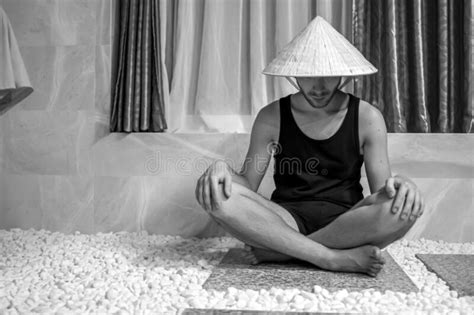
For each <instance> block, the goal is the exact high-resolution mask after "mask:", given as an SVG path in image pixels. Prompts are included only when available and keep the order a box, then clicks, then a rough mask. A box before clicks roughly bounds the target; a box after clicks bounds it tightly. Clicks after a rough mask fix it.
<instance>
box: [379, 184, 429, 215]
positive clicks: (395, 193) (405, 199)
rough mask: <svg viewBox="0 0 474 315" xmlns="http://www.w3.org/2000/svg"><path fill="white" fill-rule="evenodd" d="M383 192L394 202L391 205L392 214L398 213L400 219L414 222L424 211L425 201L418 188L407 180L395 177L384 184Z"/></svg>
mask: <svg viewBox="0 0 474 315" xmlns="http://www.w3.org/2000/svg"><path fill="white" fill-rule="evenodd" d="M385 192H386V193H387V195H388V196H389V197H390V198H394V197H395V200H394V202H393V203H392V213H393V214H396V213H397V212H398V211H400V210H401V212H400V219H401V220H405V219H409V220H410V221H414V220H416V219H417V218H419V217H420V216H421V215H422V214H423V211H424V208H425V201H424V199H423V197H422V195H421V192H420V190H419V189H418V187H417V186H416V185H415V183H413V182H412V181H411V180H409V179H408V178H405V177H403V176H400V175H397V176H394V177H390V178H389V179H387V181H386V182H385Z"/></svg>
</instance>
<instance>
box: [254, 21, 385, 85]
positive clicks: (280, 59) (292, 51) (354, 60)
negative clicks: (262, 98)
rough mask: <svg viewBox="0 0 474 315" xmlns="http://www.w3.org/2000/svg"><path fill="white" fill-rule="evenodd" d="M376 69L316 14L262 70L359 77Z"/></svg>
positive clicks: (283, 73)
mask: <svg viewBox="0 0 474 315" xmlns="http://www.w3.org/2000/svg"><path fill="white" fill-rule="evenodd" d="M375 72H377V69H376V68H375V67H374V66H373V65H372V64H371V63H370V62H369V61H368V60H367V59H365V57H364V56H363V55H362V54H361V53H360V52H359V50H357V48H356V47H354V46H353V45H352V44H351V43H350V42H349V41H348V40H347V39H346V38H345V37H344V36H343V35H342V34H340V33H339V32H338V31H336V30H335V29H334V28H333V27H332V26H331V24H329V23H328V22H327V21H326V20H325V19H323V18H322V17H320V16H317V17H315V18H314V19H313V20H312V21H311V22H310V23H309V24H308V25H307V26H306V27H305V28H304V29H303V30H302V31H301V32H300V33H299V34H298V35H297V36H296V37H295V38H294V39H293V40H292V41H291V42H290V43H289V44H287V45H286V46H285V47H283V49H282V50H281V51H280V52H279V53H278V55H277V57H276V58H275V59H273V61H272V62H270V64H269V65H268V66H267V67H265V69H264V70H263V73H264V74H267V75H273V76H288V77H333V76H358V75H368V74H372V73H375Z"/></svg>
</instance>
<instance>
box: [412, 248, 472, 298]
mask: <svg viewBox="0 0 474 315" xmlns="http://www.w3.org/2000/svg"><path fill="white" fill-rule="evenodd" d="M415 256H416V258H418V259H419V260H421V261H422V262H423V263H424V264H425V266H426V268H428V270H429V271H431V272H434V273H436V274H437V275H438V276H439V277H440V278H441V279H443V280H444V281H445V282H446V283H447V285H448V286H449V287H450V288H451V289H452V290H454V291H457V292H458V296H466V295H472V296H474V255H452V254H416V255H415Z"/></svg>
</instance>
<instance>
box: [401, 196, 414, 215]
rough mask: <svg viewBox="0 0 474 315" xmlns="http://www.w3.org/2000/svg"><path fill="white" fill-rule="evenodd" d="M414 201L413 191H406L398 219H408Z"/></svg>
mask: <svg viewBox="0 0 474 315" xmlns="http://www.w3.org/2000/svg"><path fill="white" fill-rule="evenodd" d="M414 201H415V191H414V190H413V189H410V188H409V189H408V191H407V195H406V198H405V204H404V206H403V209H402V212H401V213H400V219H402V220H405V219H408V218H409V216H410V215H411V211H412V209H413V203H414Z"/></svg>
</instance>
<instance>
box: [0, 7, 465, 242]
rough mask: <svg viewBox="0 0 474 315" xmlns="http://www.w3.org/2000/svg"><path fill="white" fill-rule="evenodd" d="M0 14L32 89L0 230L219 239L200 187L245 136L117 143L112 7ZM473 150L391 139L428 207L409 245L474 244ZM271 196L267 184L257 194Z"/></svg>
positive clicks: (16, 140) (4, 139)
mask: <svg viewBox="0 0 474 315" xmlns="http://www.w3.org/2000/svg"><path fill="white" fill-rule="evenodd" d="M0 5H2V6H3V8H4V10H5V11H6V13H7V14H8V16H9V17H10V20H11V22H12V25H13V28H14V31H15V34H16V36H17V39H18V42H19V45H20V49H21V53H22V55H23V58H24V60H25V64H26V67H27V69H28V73H29V75H30V79H31V81H32V84H33V86H34V88H35V92H34V93H33V94H32V95H30V97H29V98H28V99H26V100H25V101H24V102H22V103H21V104H19V105H17V106H16V107H14V108H13V109H12V110H10V111H9V112H8V113H7V114H6V115H4V116H0V228H13V227H20V228H25V229H27V228H36V229H40V228H45V229H49V230H53V231H62V232H66V233H69V232H73V231H76V230H79V231H81V232H83V233H95V232H98V231H122V230H127V231H136V230H141V229H146V230H148V231H149V232H153V233H164V234H181V235H185V236H191V235H202V236H207V235H216V234H219V233H222V231H221V230H219V229H218V227H217V226H216V225H215V224H213V223H212V222H210V220H209V219H208V217H207V215H206V214H205V213H204V212H203V211H202V210H199V208H198V205H197V203H196V201H195V200H194V185H195V182H196V179H197V178H198V176H199V174H200V173H202V171H203V169H204V168H205V167H206V166H207V165H209V163H210V162H211V161H212V160H214V159H216V158H228V159H229V161H231V162H232V163H233V164H234V165H235V167H236V168H239V165H240V163H241V162H242V159H243V157H244V155H245V153H246V150H247V145H248V135H246V134H206V135H204V134H193V135H186V134H130V135H127V134H110V135H109V134H108V117H109V80H110V74H109V73H110V56H111V54H110V44H111V40H110V38H111V36H110V24H111V23H110V12H111V7H110V5H111V2H110V0H101V1H98V0H97V1H87V0H83V1H76V0H51V1H45V0H0ZM473 150H474V136H473V135H446V134H444V135H435V134H429V135H423V134H418V135H415V134H390V135H389V154H390V158H391V161H392V166H393V171H394V172H398V173H401V174H405V175H407V176H410V177H412V178H413V179H414V180H415V181H416V182H417V183H418V185H419V186H420V187H421V189H422V190H423V191H424V192H425V197H426V199H427V201H428V208H427V212H426V214H425V215H424V216H423V217H422V219H420V220H419V222H418V223H417V224H416V225H415V227H414V229H413V230H412V231H411V232H410V234H409V237H411V238H416V237H420V236H422V237H427V238H431V239H443V240H446V241H474V215H473V214H474V206H473V195H474V188H473V183H474V161H473V157H474V152H473ZM269 169H270V170H271V169H272V168H271V167H270V168H269ZM364 187H365V188H366V187H367V185H366V181H365V180H364ZM272 189H273V182H272V178H271V174H270V173H268V174H267V175H266V177H265V178H264V183H263V185H262V187H261V190H260V192H261V193H262V194H264V195H266V196H269V193H270V192H271V191H272ZM365 192H366V193H367V188H366V189H365Z"/></svg>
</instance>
